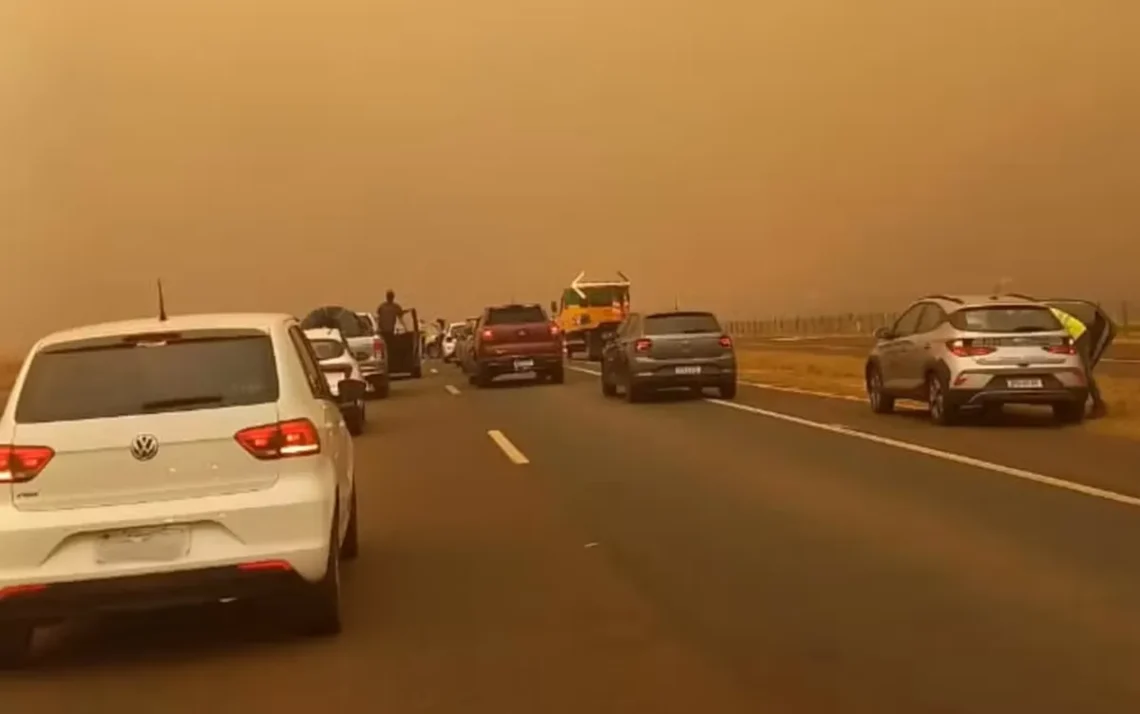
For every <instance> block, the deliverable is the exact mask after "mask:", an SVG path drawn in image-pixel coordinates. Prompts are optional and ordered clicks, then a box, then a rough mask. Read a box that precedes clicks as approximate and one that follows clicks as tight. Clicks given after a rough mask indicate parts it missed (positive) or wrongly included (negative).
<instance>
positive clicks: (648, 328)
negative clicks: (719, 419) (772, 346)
mask: <svg viewBox="0 0 1140 714" xmlns="http://www.w3.org/2000/svg"><path fill="white" fill-rule="evenodd" d="M601 382H602V394H604V395H606V396H607V397H612V396H615V395H616V394H617V393H618V389H619V388H621V389H622V390H624V391H625V397H626V399H627V400H628V401H630V402H638V401H642V400H643V399H644V398H646V397H648V396H649V395H650V394H651V393H652V392H654V391H657V390H660V389H677V388H687V389H690V390H693V391H695V392H700V391H701V390H702V389H704V388H706V387H715V388H716V389H717V390H718V391H719V393H720V397H721V398H722V399H733V398H735V397H736V351H735V349H734V347H733V344H732V338H731V337H729V336H728V335H727V334H725V331H724V329H723V328H722V327H721V325H720V322H719V321H718V320H717V319H716V316H715V315H714V314H712V313H711V312H682V311H679V310H675V311H673V312H655V313H650V314H644V315H643V314H639V313H632V314H630V315H629V316H628V317H626V319H625V321H624V322H622V323H621V326H620V327H619V328H618V330H617V333H616V334H614V335H613V336H612V337H611V338H610V339H608V340H607V341H606V343H605V345H604V347H603V349H602V378H601Z"/></svg>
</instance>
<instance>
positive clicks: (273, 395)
mask: <svg viewBox="0 0 1140 714" xmlns="http://www.w3.org/2000/svg"><path fill="white" fill-rule="evenodd" d="M278 394H279V388H278V384H277V365H276V362H275V359H274V353H273V343H272V341H271V340H270V339H269V337H268V336H267V335H264V334H259V335H250V334H249V333H246V332H241V333H238V334H236V335H233V336H224V337H219V336H218V331H213V332H212V336H211V337H208V338H201V337H199V338H195V337H194V336H193V335H192V334H190V335H187V334H186V333H183V334H182V338H181V339H175V340H170V341H167V342H165V343H158V344H153V345H134V344H129V343H123V342H121V341H120V342H118V343H116V344H107V343H106V341H103V344H92V343H90V342H87V343H75V344H74V345H56V346H52V347H51V348H49V350H47V351H44V352H40V353H39V354H37V355H36V356H35V357H34V358H33V359H32V363H31V366H30V367H29V369H28V375H27V378H26V379H25V381H24V386H23V389H21V390H20V396H19V402H18V403H17V405H16V421H17V422H19V423H23V424H37V423H43V422H56V421H77V420H80V419H103V418H108V417H123V416H130V415H136V414H153V413H158V412H169V411H190V410H195V409H217V408H220V407H229V406H243V405H250V404H264V403H270V402H275V401H277V398H278Z"/></svg>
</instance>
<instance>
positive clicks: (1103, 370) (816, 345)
mask: <svg viewBox="0 0 1140 714" xmlns="http://www.w3.org/2000/svg"><path fill="white" fill-rule="evenodd" d="M739 342H740V345H741V346H742V347H747V346H754V347H762V348H764V349H771V350H789V351H799V352H808V353H812V354H845V355H854V356H858V357H863V356H866V354H867V353H868V351H869V350H870V349H871V345H872V344H873V342H872V340H871V339H870V338H868V337H864V336H860V335H850V336H829V337H808V336H805V337H795V336H786V337H760V338H747V337H743V338H741V339H740V341H739ZM1096 372H1097V374H1098V375H1100V374H1107V375H1111V376H1114V377H1140V343H1136V342H1126V343H1122V344H1117V345H1113V346H1112V347H1110V348H1109V349H1108V354H1107V355H1105V357H1104V359H1103V360H1101V363H1100V364H1099V365H1098V366H1097V369H1096Z"/></svg>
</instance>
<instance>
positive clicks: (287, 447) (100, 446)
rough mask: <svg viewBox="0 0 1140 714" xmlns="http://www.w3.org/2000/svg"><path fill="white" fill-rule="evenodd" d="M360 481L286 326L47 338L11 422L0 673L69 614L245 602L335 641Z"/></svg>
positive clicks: (83, 331)
mask: <svg viewBox="0 0 1140 714" xmlns="http://www.w3.org/2000/svg"><path fill="white" fill-rule="evenodd" d="M346 389H347V391H349V392H351V391H352V390H357V391H361V390H362V389H363V385H362V384H360V383H351V384H348V385H342V389H341V391H342V393H344V392H345V391H346ZM355 483H356V482H355V461H354V452H353V440H352V437H351V436H350V434H349V432H348V429H347V427H346V425H345V421H344V418H343V417H342V415H341V411H340V409H339V408H338V406H337V402H336V400H335V398H334V397H333V395H332V394H331V392H330V390H329V387H328V383H327V382H326V380H325V376H324V374H322V372H321V369H320V367H319V365H318V361H317V358H316V356H315V354H314V352H313V349H312V347H311V345H310V344H309V341H308V340H307V339H306V338H305V335H304V333H303V332H302V331H301V329H300V327H299V325H298V323H297V321H296V320H295V319H294V318H292V317H290V316H287V315H238V314H232V315H229V314H225V315H196V316H180V317H171V318H169V319H167V320H159V319H149V320H136V321H130V322H117V323H108V324H103V325H95V326H91V327H84V328H80V329H75V330H70V331H67V332H60V333H56V334H54V335H51V336H49V337H47V338H45V339H43V340H41V341H40V342H39V343H37V344H36V345H35V347H33V348H32V351H31V353H30V354H29V356H28V359H27V360H26V361H25V363H24V365H23V367H22V369H21V371H20V374H19V375H18V377H17V379H16V383H15V385H14V387H13V389H12V394H11V398H10V399H9V401H8V404H7V406H6V407H5V409H4V412H3V415H2V416H0V663H3V664H5V665H7V666H13V665H16V664H19V663H21V662H22V661H23V660H24V659H25V658H26V657H27V655H28V654H29V653H30V649H31V636H32V633H33V632H34V628H35V627H36V626H38V625H41V624H46V623H50V622H54V621H57V620H60V619H64V618H67V617H69V616H72V615H76V614H85V613H99V612H104V611H116V610H134V609H154V608H161V607H165V606H168V605H179V604H191V603H197V602H213V601H219V600H229V599H233V598H239V599H241V598H266V599H268V600H270V601H275V602H278V603H282V604H287V605H290V606H291V607H290V608H289V616H290V619H291V620H292V622H293V623H294V624H295V625H297V626H298V629H300V630H301V631H303V632H305V633H308V634H315V635H331V634H336V633H338V632H339V631H340V627H341V625H340V565H339V562H340V560H341V559H342V558H351V557H354V556H355V555H356V551H357V524H356V520H357V519H356V486H355Z"/></svg>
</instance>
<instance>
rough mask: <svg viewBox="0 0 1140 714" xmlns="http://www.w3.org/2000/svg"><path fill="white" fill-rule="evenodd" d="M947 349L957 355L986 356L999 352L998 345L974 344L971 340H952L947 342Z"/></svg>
mask: <svg viewBox="0 0 1140 714" xmlns="http://www.w3.org/2000/svg"><path fill="white" fill-rule="evenodd" d="M946 349H948V350H950V352H951V354H953V355H955V356H956V357H984V356H986V355H992V354H993V353H994V352H997V348H996V347H986V346H983V345H974V344H971V343H970V341H969V340H951V341H949V342H947V343H946Z"/></svg>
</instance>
